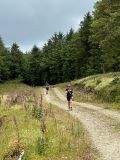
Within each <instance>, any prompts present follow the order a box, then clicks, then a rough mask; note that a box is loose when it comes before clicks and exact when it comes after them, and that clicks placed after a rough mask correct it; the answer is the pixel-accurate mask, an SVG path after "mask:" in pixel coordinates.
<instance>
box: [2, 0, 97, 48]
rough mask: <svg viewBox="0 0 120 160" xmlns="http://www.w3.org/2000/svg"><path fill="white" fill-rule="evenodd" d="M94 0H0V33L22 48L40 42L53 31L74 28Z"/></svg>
mask: <svg viewBox="0 0 120 160" xmlns="http://www.w3.org/2000/svg"><path fill="white" fill-rule="evenodd" d="M96 1H97V0H0V36H1V37H2V39H3V40H4V43H5V44H6V46H10V45H11V44H12V43H13V42H16V43H18V44H19V46H20V48H21V50H22V51H26V50H27V51H28V50H30V49H31V48H32V46H33V45H34V44H36V45H38V46H39V47H40V46H42V45H43V44H44V43H45V42H46V41H47V40H48V39H49V38H50V37H51V35H52V34H53V33H54V32H59V31H61V32H63V33H66V32H67V31H69V29H70V28H71V27H73V28H74V29H75V30H76V29H77V28H78V27H79V23H80V21H81V20H82V19H83V17H84V15H85V14H86V13H87V12H88V11H92V10H93V6H94V3H95V2H96Z"/></svg>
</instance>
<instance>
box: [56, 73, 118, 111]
mask: <svg viewBox="0 0 120 160" xmlns="http://www.w3.org/2000/svg"><path fill="white" fill-rule="evenodd" d="M72 84H73V88H74V100H76V101H78V102H89V103H91V104H97V105H99V106H101V107H104V108H107V109H115V110H120V73H119V72H118V73H109V74H100V75H94V76H89V77H86V78H83V79H80V80H75V81H72ZM58 86H59V87H60V88H61V89H62V90H65V87H66V83H63V84H60V85H58Z"/></svg>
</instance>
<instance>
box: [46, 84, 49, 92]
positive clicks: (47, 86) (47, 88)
mask: <svg viewBox="0 0 120 160" xmlns="http://www.w3.org/2000/svg"><path fill="white" fill-rule="evenodd" d="M45 88H46V94H48V91H49V84H48V83H47V82H46V84H45Z"/></svg>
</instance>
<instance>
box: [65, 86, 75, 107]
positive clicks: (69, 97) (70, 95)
mask: <svg viewBox="0 0 120 160" xmlns="http://www.w3.org/2000/svg"><path fill="white" fill-rule="evenodd" d="M66 96H67V101H68V108H69V110H72V106H71V103H72V99H73V89H72V87H71V84H68V86H67V89H66Z"/></svg>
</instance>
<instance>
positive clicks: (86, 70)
mask: <svg viewBox="0 0 120 160" xmlns="http://www.w3.org/2000/svg"><path fill="white" fill-rule="evenodd" d="M114 71H120V1H119V0H102V1H99V2H97V3H96V4H95V10H94V12H93V13H92V15H91V14H90V13H87V14H86V15H85V17H84V20H83V21H82V22H81V23H80V27H79V29H78V31H76V32H74V30H73V29H72V28H71V29H70V31H69V32H68V33H67V34H65V35H64V34H63V33H61V32H59V33H54V35H53V36H52V37H51V38H50V39H49V40H48V42H47V43H46V44H45V45H44V46H43V48H42V49H39V48H38V47H37V46H33V48H32V50H31V51H30V52H29V53H26V54H24V53H22V52H21V51H20V49H19V46H18V45H17V44H16V43H14V44H13V45H12V46H11V48H10V49H7V48H6V47H5V46H4V43H3V41H2V39H0V82H4V81H6V80H12V79H17V78H19V79H21V80H22V81H23V82H25V83H27V84H30V85H42V84H44V83H45V81H48V82H49V83H51V84H55V83H60V82H65V81H69V80H73V79H77V78H82V77H85V76H88V75H93V74H97V73H106V72H114Z"/></svg>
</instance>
